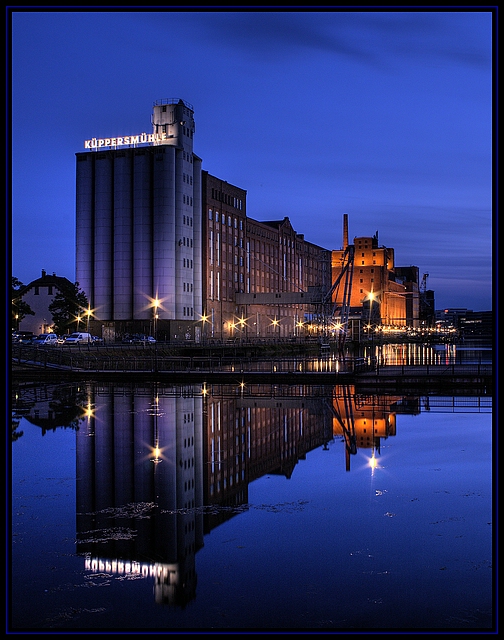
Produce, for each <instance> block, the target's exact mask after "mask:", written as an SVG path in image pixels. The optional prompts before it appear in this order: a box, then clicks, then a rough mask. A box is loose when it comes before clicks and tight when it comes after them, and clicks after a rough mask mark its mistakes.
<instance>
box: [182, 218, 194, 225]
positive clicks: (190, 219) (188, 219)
mask: <svg viewBox="0 0 504 640" xmlns="http://www.w3.org/2000/svg"><path fill="white" fill-rule="evenodd" d="M184 224H187V225H188V226H189V227H192V226H193V219H192V218H191V216H184Z"/></svg>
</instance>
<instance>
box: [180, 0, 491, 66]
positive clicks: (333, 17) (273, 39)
mask: <svg viewBox="0 0 504 640" xmlns="http://www.w3.org/2000/svg"><path fill="white" fill-rule="evenodd" d="M471 16H472V19H471ZM490 16H491V14H490V13H489V12H481V13H478V12H476V13H474V14H471V13H466V12H461V13H460V14H459V13H456V12H455V13H450V12H444V13H437V12H435V11H429V12H409V11H397V12H394V11H390V12H387V11H383V12H366V11H362V12H361V11H358V12H346V11H338V10H334V11H324V12H319V11H296V12H290V11H286V12H275V11H257V12H248V11H244V12H240V11H237V12H233V11H231V12H227V11H226V12H217V13H196V14H192V15H191V22H192V23H193V25H194V26H197V27H198V28H199V29H200V30H201V31H202V32H204V33H205V36H206V37H208V36H210V37H212V38H214V39H215V44H216V45H218V46H225V47H232V48H239V49H241V50H246V51H248V52H253V53H254V54H255V55H256V56H257V57H266V58H267V57H270V58H271V56H282V57H285V56H289V55H292V54H296V53H302V51H303V50H307V49H309V50H311V51H320V52H327V53H334V54H336V55H340V56H345V57H348V58H353V59H354V60H356V61H358V62H362V63H367V64H373V65H375V64H378V63H380V62H382V61H383V59H384V58H385V57H386V56H388V55H401V56H402V55H409V56H414V57H416V56H426V55H427V56H430V57H435V58H444V59H446V60H448V61H453V62H458V63H461V64H469V65H475V66H485V65H486V66H488V65H489V62H490V55H491V53H490V49H489V50H481V49H478V48H477V46H475V45H473V44H472V41H471V40H472V38H471V33H470V31H471V29H472V28H474V29H481V28H488V29H490V24H491V22H490V20H491V17H490ZM447 34H448V36H449V39H450V46H448V47H447V46H446V44H445V43H446V37H447ZM357 43H359V44H357ZM441 43H443V44H441ZM274 60H275V58H272V61H274Z"/></svg>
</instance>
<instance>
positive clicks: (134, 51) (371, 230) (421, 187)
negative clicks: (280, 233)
mask: <svg viewBox="0 0 504 640" xmlns="http://www.w3.org/2000/svg"><path fill="white" fill-rule="evenodd" d="M357 9H358V7H352V8H351V10H349V11H345V10H341V9H335V10H329V9H328V8H327V7H324V8H323V9H321V10H318V11H317V10H306V11H303V10H298V9H295V8H294V9H292V10H279V11H270V10H265V11H261V10H258V9H252V10H250V11H242V10H233V8H226V10H225V11H218V10H211V11H199V10H184V9H181V10H178V11H177V10H164V11H159V10H158V9H157V8H155V9H154V10H153V11H135V10H131V9H129V8H127V7H126V8H119V9H116V8H115V7H112V8H110V9H107V10H105V9H103V10H98V11H97V10H96V9H93V10H86V8H85V7H84V8H83V9H80V10H79V8H78V7H77V8H65V7H63V8H62V10H57V11H52V10H48V9H45V10H42V11H38V10H36V9H33V8H30V9H28V10H16V9H15V8H14V10H12V13H11V14H10V18H11V29H12V31H11V41H10V42H9V43H8V44H10V51H11V56H12V65H11V73H12V84H11V90H12V91H11V97H12V102H11V104H12V114H11V116H12V117H11V123H10V125H11V131H12V167H11V168H12V242H11V248H12V251H11V253H12V256H11V257H12V260H11V262H12V275H13V276H16V277H17V278H19V279H20V280H21V281H22V282H23V283H25V284H27V283H29V282H30V281H31V280H34V279H35V278H37V277H39V276H40V274H41V271H42V269H45V270H46V271H47V272H48V273H52V272H55V273H56V274H57V275H59V276H65V277H67V278H68V279H69V280H71V281H72V282H73V281H74V280H75V154H76V153H78V152H81V151H84V140H88V139H90V138H93V137H97V138H100V137H115V136H124V135H130V134H137V133H141V132H143V131H145V132H147V133H149V132H150V131H151V129H152V127H151V120H150V118H151V114H152V105H153V103H154V102H155V101H156V100H161V99H165V98H182V99H183V100H186V101H188V102H189V103H191V104H192V105H193V107H194V115H195V121H196V132H195V136H194V150H195V153H196V154H197V155H199V156H200V157H201V158H202V159H203V169H205V170H207V171H209V172H210V173H211V174H213V175H215V176H217V177H218V178H221V179H223V180H227V181H228V182H230V183H231V184H234V185H236V186H238V187H240V188H242V189H246V190H247V213H248V215H249V216H250V217H252V218H254V219H256V220H272V219H282V218H284V217H285V216H287V217H288V218H289V219H290V220H291V222H292V225H293V227H294V229H295V230H296V231H297V232H298V233H303V234H304V235H305V238H306V239H307V240H308V241H310V242H313V243H315V244H319V245H321V246H323V247H325V248H327V249H339V248H341V245H342V228H343V214H344V213H346V214H348V220H349V238H350V241H352V240H353V238H354V237H356V236H372V235H374V234H375V233H376V231H378V238H379V243H380V245H384V246H387V247H393V248H394V250H395V259H396V265H398V266H408V265H416V266H418V267H419V270H420V275H422V274H424V273H428V274H429V277H428V280H427V287H428V288H429V289H433V290H434V293H435V304H436V308H437V309H442V308H445V307H466V308H469V309H474V310H488V309H491V308H492V266H493V264H494V259H493V256H492V241H493V237H494V234H495V226H494V225H495V220H494V218H493V215H492V195H493V192H492V182H493V171H494V169H493V158H492V144H493V143H492V139H493V129H492V114H493V110H494V106H495V105H494V95H493V86H492V81H493V63H494V59H493V58H494V52H493V42H492V28H493V22H494V20H495V15H494V14H493V13H492V8H491V7H489V8H487V9H485V8H481V9H476V10H472V9H471V8H467V7H464V8H460V9H457V8H453V7H449V8H447V9H445V10H432V9H428V10H425V9H422V8H420V9H411V8H405V9H400V8H399V9H396V8H394V9H393V10H381V11H374V10H371V9H368V8H362V9H361V10H357Z"/></svg>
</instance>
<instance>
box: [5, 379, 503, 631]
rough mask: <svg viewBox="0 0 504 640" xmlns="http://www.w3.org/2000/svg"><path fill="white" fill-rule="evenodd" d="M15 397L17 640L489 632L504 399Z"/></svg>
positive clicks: (82, 389)
mask: <svg viewBox="0 0 504 640" xmlns="http://www.w3.org/2000/svg"><path fill="white" fill-rule="evenodd" d="M16 392H17V395H16V398H15V402H14V420H13V426H14V427H15V429H14V431H13V443H12V546H11V566H10V580H11V589H10V602H9V608H10V626H11V630H12V631H14V632H15V631H21V630H32V631H51V630H52V631H57V632H78V631H96V630H103V631H104V632H112V631H114V630H124V631H131V632H134V631H141V630H145V631H151V632H155V631H171V630H174V631H176V630H213V629H216V630H218V629H221V630H233V629H236V630H252V629H258V630H265V629H269V630H273V631H274V630H279V631H280V630H285V629H292V630H313V631H325V632H327V631H330V630H335V631H338V630H339V631H341V630H348V631H358V630H373V629H378V630H384V629H391V630H399V629H403V630H421V629H439V630H441V631H449V630H472V631H474V630H477V629H481V630H482V631H489V630H491V629H492V620H493V606H492V600H493V591H494V589H493V570H492V556H493V549H492V531H493V526H492V525H493V523H492V399H491V398H490V397H470V396H465V397H441V396H429V397H424V396H422V395H418V396H415V395H412V396H408V397H405V396H397V397H396V396H394V397H391V396H386V397H384V396H365V397H363V396H359V395H358V394H356V393H355V389H353V387H340V386H339V387H306V386H296V387H292V386H288V387H287V386H285V387H284V386H276V387H273V386H255V387H253V388H252V387H251V388H240V387H238V386H236V385H209V384H203V383H202V384H201V385H190V386H181V385H163V384H160V383H158V384H154V383H152V384H143V385H140V384H137V385H133V384H128V383H124V384H120V383H116V384H113V385H112V384H110V385H108V384H94V383H82V384H81V385H78V384H68V385H56V386H51V385H41V384H38V385H37V384H27V385H23V386H20V387H19V388H17V389H16Z"/></svg>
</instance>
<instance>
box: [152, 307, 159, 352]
mask: <svg viewBox="0 0 504 640" xmlns="http://www.w3.org/2000/svg"><path fill="white" fill-rule="evenodd" d="M158 307H159V300H158V299H157V298H156V299H155V300H154V302H153V307H152V308H153V311H154V340H155V341H156V342H157V321H158V317H159V316H158Z"/></svg>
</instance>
